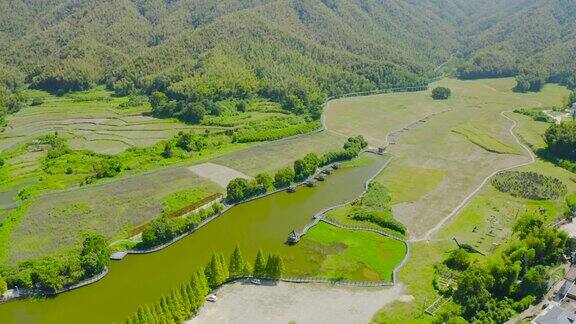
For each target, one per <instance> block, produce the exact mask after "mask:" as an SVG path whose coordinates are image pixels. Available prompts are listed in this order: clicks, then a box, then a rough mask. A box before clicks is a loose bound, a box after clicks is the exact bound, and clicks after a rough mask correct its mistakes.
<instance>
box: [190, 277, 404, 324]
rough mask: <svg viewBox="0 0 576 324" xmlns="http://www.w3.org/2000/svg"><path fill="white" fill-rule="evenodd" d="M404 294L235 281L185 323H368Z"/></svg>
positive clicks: (393, 290) (399, 289)
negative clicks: (214, 300) (216, 298)
mask: <svg viewBox="0 0 576 324" xmlns="http://www.w3.org/2000/svg"><path fill="white" fill-rule="evenodd" d="M402 291H403V286H401V285H397V286H395V287H390V288H348V287H341V286H332V285H325V284H294V283H285V282H280V283H278V284H275V285H267V284H264V283H263V284H262V285H260V286H255V285H251V284H248V283H243V282H236V283H233V284H229V285H225V286H224V287H222V288H220V289H219V290H218V292H217V293H216V295H217V296H218V298H219V299H218V301H217V302H215V303H210V302H206V303H205V304H204V306H203V307H202V309H201V310H200V312H199V313H198V315H197V316H196V317H194V318H193V319H191V320H189V321H187V322H186V323H189V324H200V323H251V324H252V323H254V324H256V323H289V322H292V323H299V324H304V323H368V322H369V321H370V319H371V318H372V316H373V315H374V313H376V312H377V311H378V310H379V309H380V308H382V306H384V305H385V304H387V303H390V302H392V301H394V300H396V299H398V298H400V297H401V295H402Z"/></svg>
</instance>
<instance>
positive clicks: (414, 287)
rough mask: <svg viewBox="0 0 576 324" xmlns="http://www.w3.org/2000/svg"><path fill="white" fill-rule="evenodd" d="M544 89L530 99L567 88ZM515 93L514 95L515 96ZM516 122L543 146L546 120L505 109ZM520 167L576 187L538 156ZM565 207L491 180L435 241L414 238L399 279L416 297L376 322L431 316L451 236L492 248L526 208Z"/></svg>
mask: <svg viewBox="0 0 576 324" xmlns="http://www.w3.org/2000/svg"><path fill="white" fill-rule="evenodd" d="M473 83H474V84H476V85H480V86H482V87H483V88H485V89H487V90H489V91H492V92H496V91H504V90H506V89H507V86H504V85H503V84H504V80H481V81H474V82H473ZM547 87H548V88H547V89H545V91H543V92H542V93H539V94H528V95H526V100H527V101H528V102H529V101H530V100H531V103H532V104H533V105H538V104H539V103H542V104H543V105H544V104H547V105H549V104H551V102H552V101H553V99H554V98H556V97H555V96H554V94H556V96H558V97H557V98H556V99H558V100H561V99H562V96H561V95H562V94H563V91H560V90H559V89H558V88H557V87H555V86H550V85H548V86H547ZM513 99H514V96H512V99H511V100H513ZM507 115H508V116H510V117H511V118H513V119H514V120H516V121H517V122H518V128H517V129H516V134H518V135H519V136H520V137H521V138H522V139H523V140H524V141H525V142H526V144H528V145H529V146H531V147H533V148H541V147H543V146H544V143H543V141H542V134H543V133H544V131H545V130H546V128H547V127H548V124H545V123H542V122H536V121H533V120H532V119H531V118H529V117H527V116H523V115H520V114H513V113H507ZM515 170H518V171H534V172H538V173H541V174H544V175H547V176H552V177H555V178H557V179H560V180H561V181H562V183H564V184H565V185H566V186H567V187H568V194H570V193H573V192H576V183H575V182H574V180H573V179H574V178H575V177H574V174H572V173H571V172H569V171H567V170H564V169H562V168H559V167H556V166H555V165H553V164H551V163H548V162H545V161H542V160H538V161H537V162H536V163H534V164H531V165H529V166H525V167H521V168H517V169H515ZM565 210H566V205H565V196H562V197H558V198H557V199H554V200H529V199H522V198H516V197H513V196H511V195H509V194H507V193H503V192H500V191H498V190H497V189H495V188H494V187H493V186H492V185H491V184H490V183H488V184H487V185H486V186H484V187H483V188H482V190H481V191H480V192H479V193H478V194H477V195H476V196H475V197H474V198H473V199H472V201H471V202H470V203H468V205H467V206H466V207H465V208H464V209H463V210H462V212H461V213H459V214H458V215H457V216H456V217H455V218H453V219H452V220H451V221H449V222H448V223H447V224H446V225H445V226H444V227H443V228H442V229H441V230H440V231H439V232H438V233H436V234H435V235H434V236H433V238H432V241H431V242H418V243H413V244H412V246H411V247H412V253H413V254H412V257H411V258H410V260H409V262H408V264H407V265H406V267H405V268H404V269H403V270H402V271H401V272H400V280H401V282H402V283H403V284H405V285H406V286H407V290H406V292H405V293H406V294H410V295H413V296H414V297H415V299H414V301H413V302H411V303H405V302H400V301H397V302H395V303H393V304H390V305H388V306H386V307H384V308H383V309H382V310H381V311H380V312H379V313H378V314H376V315H375V316H374V318H373V321H374V322H376V323H388V322H401V321H405V322H415V323H418V322H422V323H427V322H430V321H431V319H432V318H431V317H430V316H429V315H426V314H425V313H424V309H425V308H426V306H428V305H430V304H431V303H432V302H433V301H434V300H435V298H437V296H438V295H437V293H436V291H435V290H434V288H433V286H432V278H433V277H434V268H433V266H434V264H436V263H439V262H441V261H442V260H444V259H445V257H446V256H447V254H446V253H447V252H448V251H450V250H451V249H454V248H455V247H456V244H455V242H454V241H453V238H456V239H457V240H458V241H459V242H461V243H467V244H470V245H472V246H474V247H476V248H477V249H479V250H481V251H484V252H485V253H490V252H493V251H495V250H496V249H498V247H499V246H500V245H502V244H503V243H505V242H507V240H509V239H510V234H511V225H512V224H513V223H514V221H515V220H516V219H517V217H519V216H520V215H522V214H523V213H525V212H536V213H540V214H542V215H544V216H545V217H546V219H547V220H548V221H550V222H551V221H553V220H555V219H557V218H558V217H560V216H561V215H562V214H563V212H564V211H565Z"/></svg>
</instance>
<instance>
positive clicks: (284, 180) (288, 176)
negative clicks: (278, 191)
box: [274, 168, 295, 188]
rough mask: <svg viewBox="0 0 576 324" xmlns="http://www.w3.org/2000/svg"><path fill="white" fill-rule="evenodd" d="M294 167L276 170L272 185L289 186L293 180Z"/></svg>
mask: <svg viewBox="0 0 576 324" xmlns="http://www.w3.org/2000/svg"><path fill="white" fill-rule="evenodd" d="M294 177H295V174H294V169H292V168H284V169H280V170H278V172H276V174H275V175H274V186H275V187H276V188H284V187H287V186H289V185H290V184H291V183H292V181H294Z"/></svg>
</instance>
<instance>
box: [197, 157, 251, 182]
mask: <svg viewBox="0 0 576 324" xmlns="http://www.w3.org/2000/svg"><path fill="white" fill-rule="evenodd" d="M188 169H189V170H190V171H192V172H194V173H196V174H197V175H199V176H201V177H203V178H208V179H210V180H212V181H213V182H215V183H217V184H218V185H219V186H221V187H222V188H226V186H228V182H230V181H232V180H234V179H236V178H244V179H247V180H251V179H252V177H250V176H249V175H246V174H244V173H242V172H240V171H237V170H234V169H232V168H229V167H227V166H223V165H220V164H215V163H210V162H208V163H202V164H197V165H193V166H191V167H189V168H188Z"/></svg>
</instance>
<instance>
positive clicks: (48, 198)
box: [0, 168, 223, 263]
mask: <svg viewBox="0 0 576 324" xmlns="http://www.w3.org/2000/svg"><path fill="white" fill-rule="evenodd" d="M222 190H223V189H222V188H219V187H218V186H216V185H215V184H214V183H212V182H210V181H208V180H206V179H203V178H200V177H197V176H196V175H194V173H192V172H191V171H189V170H187V169H186V168H172V169H168V170H163V171H161V172H157V173H152V174H147V175H141V176H138V177H134V178H126V179H121V180H118V181H114V182H111V183H107V184H104V185H97V186H91V187H86V188H82V189H75V190H70V191H65V192H58V193H53V194H47V195H43V196H41V197H39V198H38V199H36V200H34V201H33V202H32V203H29V204H26V205H24V207H23V208H22V212H21V213H16V214H15V215H13V216H12V218H9V219H8V220H5V221H4V222H3V224H4V225H3V227H2V228H1V229H0V237H5V236H9V240H8V239H0V243H2V246H1V248H0V251H2V252H3V253H2V254H1V256H2V260H4V261H5V262H7V263H13V262H16V261H20V260H26V259H30V258H36V257H40V256H44V255H47V254H50V253H54V252H60V251H63V250H66V249H67V248H70V247H74V246H77V244H78V243H79V242H80V241H81V235H82V233H83V232H88V231H96V232H99V233H102V234H105V235H107V236H109V237H123V236H124V235H125V233H126V232H127V231H128V230H129V229H130V228H131V227H134V226H137V225H140V224H142V223H146V222H148V221H150V220H151V219H153V218H154V217H157V216H158V215H159V214H160V213H162V212H163V211H167V210H173V209H177V208H179V207H181V206H182V204H183V203H190V204H191V203H194V202H195V201H197V200H200V199H201V198H203V197H206V196H208V195H210V194H213V193H215V192H220V191H222ZM182 196H185V199H181V198H182ZM175 200H177V201H175ZM20 214H21V215H20ZM8 221H10V223H14V225H9V224H7V223H8ZM10 229H12V230H10Z"/></svg>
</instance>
